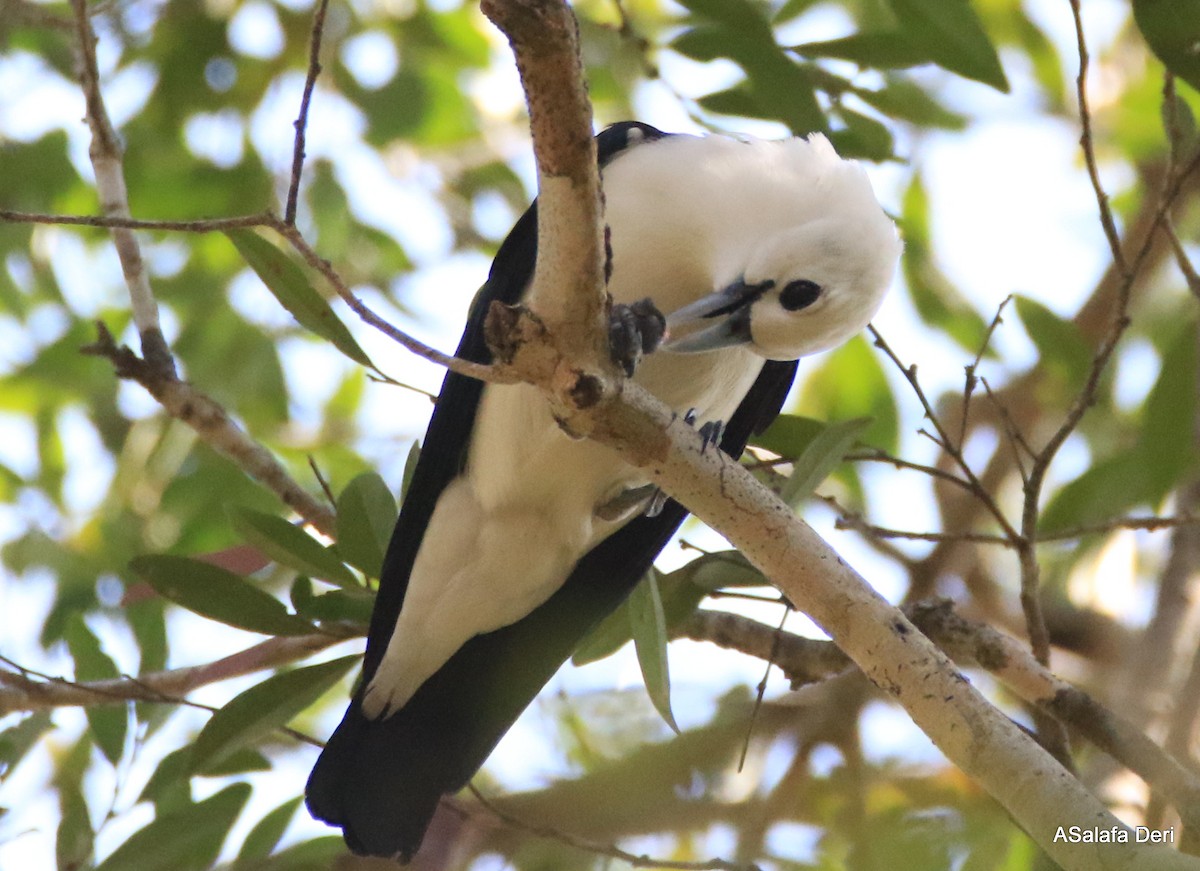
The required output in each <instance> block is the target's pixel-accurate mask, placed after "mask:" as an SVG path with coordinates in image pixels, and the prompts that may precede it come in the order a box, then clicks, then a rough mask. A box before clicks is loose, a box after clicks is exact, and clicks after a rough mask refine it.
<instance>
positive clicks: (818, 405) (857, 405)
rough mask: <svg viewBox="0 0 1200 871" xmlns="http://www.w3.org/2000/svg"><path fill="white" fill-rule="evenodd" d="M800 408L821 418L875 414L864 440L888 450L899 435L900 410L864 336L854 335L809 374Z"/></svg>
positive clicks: (844, 417)
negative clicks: (897, 408)
mask: <svg viewBox="0 0 1200 871" xmlns="http://www.w3.org/2000/svg"><path fill="white" fill-rule="evenodd" d="M803 386H804V389H803V390H801V391H800V402H799V405H800V408H799V411H800V412H801V413H803V414H805V415H808V416H810V417H814V418H817V419H818V420H847V419H849V418H854V417H872V418H874V421H873V422H872V424H871V426H870V427H868V428H867V431H866V433H865V434H864V435H863V438H862V441H864V442H866V443H867V444H870V445H872V446H874V447H877V448H880V449H882V450H884V451H887V452H888V453H893V452H894V451H895V450H896V444H897V442H898V441H899V438H900V424H899V413H898V411H897V410H896V400H895V397H893V396H892V390H891V386H890V385H889V384H888V380H887V376H886V375H885V374H884V372H883V366H882V364H881V363H880V360H879V357H877V356H876V354H875V352H874V350H873V349H872V348H871V346H870V344H868V342H867V340H866V338H865V337H864V336H855V337H854V338H853V339H851V340H850V341H849V342H847V343H846V344H844V345H842V347H840V348H838V349H837V350H834V351H830V352H829V353H828V354H827V355H826V357H825V360H824V362H823V363H822V364H821V366H820V367H818V368H817V369H816V370H814V371H813V372H812V374H810V375H809V377H808V379H807V381H805V383H804V385H803Z"/></svg>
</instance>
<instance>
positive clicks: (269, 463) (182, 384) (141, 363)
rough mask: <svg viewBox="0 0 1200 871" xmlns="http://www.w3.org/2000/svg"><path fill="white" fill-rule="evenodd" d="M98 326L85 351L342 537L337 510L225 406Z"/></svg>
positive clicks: (317, 524) (330, 532)
mask: <svg viewBox="0 0 1200 871" xmlns="http://www.w3.org/2000/svg"><path fill="white" fill-rule="evenodd" d="M96 329H97V332H98V337H97V339H96V341H95V342H94V343H93V344H91V345H89V346H87V347H85V348H83V349H82V351H83V353H85V354H94V355H96V356H99V357H104V358H105V359H107V360H108V361H109V362H110V363H112V365H113V369H114V370H115V371H116V374H117V377H118V378H126V379H129V380H131V381H136V382H137V383H138V384H140V385H141V386H142V387H144V388H145V389H146V390H147V391H148V392H149V393H150V395H151V396H153V397H154V398H155V399H156V400H157V401H158V403H159V405H161V406H162V407H163V409H164V410H165V411H166V412H167V414H169V415H170V416H171V417H173V418H175V419H176V420H178V421H181V422H182V423H185V424H187V425H188V426H189V427H191V428H192V429H193V430H195V431H196V434H197V435H199V436H200V438H202V439H203V440H204V441H205V443H206V444H208V445H209V446H210V447H212V448H213V449H215V450H217V451H219V452H220V453H222V454H224V455H225V456H227V457H229V458H230V459H231V460H233V462H234V463H235V464H237V466H238V467H239V468H241V469H242V471H243V472H245V473H246V474H247V475H249V476H250V477H251V478H253V479H254V480H256V481H258V482H259V483H260V484H262V485H263V486H265V487H266V488H267V489H268V490H270V491H271V492H273V493H275V494H276V495H277V496H278V497H279V498H280V499H281V500H282V501H283V502H284V504H286V505H288V506H289V507H290V508H292V509H293V510H295V511H296V512H297V513H298V514H299V515H300V516H301V517H303V518H304V519H305V520H306V521H307V522H309V523H311V524H312V525H313V526H315V527H316V528H317V529H319V530H320V531H321V532H323V533H324V534H325V535H328V536H330V537H335V536H336V535H337V523H336V519H335V516H334V512H333V511H331V510H330V509H329V508H328V507H327V506H326V505H325V504H324V503H322V502H319V501H318V500H317V499H315V498H314V497H313V496H312V494H310V493H309V492H308V491H307V490H305V489H304V488H303V487H301V486H300V485H299V484H298V483H297V482H296V481H295V480H294V479H293V478H292V476H291V475H290V474H289V473H288V471H287V469H285V468H284V466H283V464H282V463H280V462H279V460H277V459H275V456H274V455H273V454H272V453H271V452H270V451H269V450H267V449H266V448H265V447H264V446H263V445H261V444H259V443H258V442H257V441H255V440H254V439H253V438H251V437H250V435H249V434H248V433H246V431H245V430H243V429H242V428H241V427H240V426H238V424H237V423H236V422H235V421H234V420H233V418H232V417H231V416H230V414H229V412H228V411H226V409H225V408H224V406H222V405H221V404H220V403H219V402H217V401H216V400H214V399H212V398H211V397H209V396H208V395H206V394H205V393H202V392H201V391H199V390H197V389H196V388H195V387H194V386H193V385H191V384H189V383H188V382H186V381H181V380H179V378H177V377H175V375H174V373H166V372H163V371H162V370H161V369H159V368H156V367H154V366H152V365H150V364H149V363H147V362H146V361H145V360H143V359H142V358H140V357H138V355H137V354H135V353H133V351H131V350H130V349H129V348H127V347H125V346H119V345H117V343H116V340H115V339H114V338H113V335H112V333H110V332H109V331H108V328H107V327H106V326H105V325H104V323H103V322H97V324H96Z"/></svg>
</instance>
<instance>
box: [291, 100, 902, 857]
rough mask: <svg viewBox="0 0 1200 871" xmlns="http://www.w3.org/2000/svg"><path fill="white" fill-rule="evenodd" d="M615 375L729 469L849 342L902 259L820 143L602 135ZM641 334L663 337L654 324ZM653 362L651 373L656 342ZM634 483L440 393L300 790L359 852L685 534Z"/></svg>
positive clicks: (445, 784)
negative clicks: (341, 703)
mask: <svg viewBox="0 0 1200 871" xmlns="http://www.w3.org/2000/svg"><path fill="white" fill-rule="evenodd" d="M597 150H598V153H599V158H600V163H601V168H602V172H603V188H604V195H605V220H606V222H607V225H608V228H609V232H610V247H611V262H610V264H609V267H610V272H609V281H608V290H609V293H610V295H611V297H612V300H613V317H612V324H613V336H612V342H611V345H612V347H613V349H614V354H615V355H616V356H618V357H619V358H620V362H621V363H622V365H624V366H625V367H626V369H627V371H630V372H634V374H633V377H634V379H635V380H636V381H637V382H638V383H639V384H641V385H642V386H643V387H645V388H646V389H647V390H649V391H650V392H651V393H653V394H654V395H655V396H657V397H658V398H659V399H660V400H662V401H663V402H664V403H666V404H667V405H668V406H670V407H671V408H673V409H675V410H676V411H677V412H678V413H679V414H686V415H688V416H689V419H694V420H695V421H696V423H697V425H699V426H700V427H701V428H702V431H703V432H705V433H706V434H707V435H708V436H709V437H711V438H712V439H713V440H719V443H720V447H721V449H722V450H724V451H726V452H727V453H728V454H730V455H731V456H734V457H737V456H739V455H740V454H741V452H742V450H743V448H744V447H745V444H746V440H747V439H748V438H749V436H750V434H751V433H752V432H753V431H756V430H759V429H761V428H762V427H765V426H766V425H767V424H768V423H770V422H771V420H773V419H774V418H775V416H776V415H777V414H778V413H779V410H780V407H781V406H782V403H783V400H784V398H785V396H786V394H787V391H788V389H789V387H790V386H791V382H792V378H793V376H794V374H795V366H796V364H795V360H796V359H797V358H799V357H802V356H805V355H807V354H813V353H816V352H818V351H823V350H826V349H829V348H832V347H834V346H835V345H838V344H840V343H841V342H844V341H845V340H846V339H848V338H850V337H851V336H853V335H854V334H855V333H857V332H859V331H860V330H861V329H862V328H863V327H864V326H865V325H866V324H867V322H868V321H869V320H870V318H871V317H872V315H874V313H875V311H876V310H877V309H878V307H879V304H880V302H881V300H882V299H883V295H884V293H885V291H886V290H887V288H888V286H889V284H890V282H891V279H892V275H893V272H894V271H895V267H896V261H897V259H898V257H899V255H900V247H901V246H900V241H899V239H898V237H897V235H896V230H895V227H894V226H893V224H892V222H891V220H890V219H889V218H888V217H887V215H886V214H885V213H884V212H883V210H882V209H881V208H880V206H879V204H878V202H877V201H876V199H875V195H874V193H873V191H872V189H871V185H870V182H869V181H868V180H867V177H866V174H865V173H864V172H863V170H862V168H861V167H859V166H858V165H857V164H856V163H854V162H851V161H845V160H842V159H841V158H840V157H838V155H837V154H836V153H835V152H834V150H833V147H832V146H831V145H830V144H829V142H828V141H827V140H826V139H825V138H824V137H822V136H820V135H813V136H810V137H808V138H807V139H798V138H796V139H787V140H783V141H778V142H769V141H762V140H740V139H732V138H728V137H723V136H707V137H693V136H675V135H667V134H664V133H662V132H661V131H659V130H656V129H654V128H653V127H650V126H648V125H645V124H638V123H633V122H627V123H623V124H618V125H614V126H613V127H610V128H608V129H607V130H605V131H603V132H602V133H601V134H600V135H599V136H598V138H597ZM536 254H537V204H536V203H534V205H533V206H532V207H531V208H530V209H529V211H527V212H526V213H525V215H523V216H522V217H521V219H520V220H519V221H518V222H517V224H516V226H515V227H514V228H513V230H512V232H511V233H510V234H509V236H508V238H507V239H506V240H505V241H504V243H503V245H501V247H500V250H499V252H498V253H497V255H496V259H495V261H494V263H493V264H492V268H491V272H490V273H489V276H488V280H487V282H486V283H485V284H484V286H483V288H482V290H481V291H480V293H479V295H478V297H477V298H476V301H475V303H474V305H473V307H472V312H471V316H470V319H469V321H468V324H467V327H466V331H465V332H464V334H463V338H462V341H461V343H460V344H459V347H458V352H457V353H458V355H459V356H460V357H463V358H465V359H468V360H473V361H476V362H489V361H490V360H491V354H490V352H489V351H488V348H487V346H486V344H485V342H484V338H483V320H484V317H485V315H486V314H487V311H488V308H489V306H490V305H491V303H492V302H493V301H499V302H503V303H506V304H509V305H513V304H516V303H518V302H519V301H520V300H521V297H522V294H523V293H524V292H525V289H526V287H527V286H528V284H529V281H530V278H531V277H532V274H533V268H534V262H535V259H536ZM660 313H661V314H660ZM664 315H665V323H666V328H667V336H666V341H665V342H664V343H663V345H662V347H661V348H660V349H659V350H657V351H655V352H654V353H647V354H646V356H645V358H644V359H641V360H640V362H638V363H637V365H636V371H634V370H635V366H634V363H635V361H636V360H637V358H638V357H640V354H641V352H642V351H643V350H645V351H647V352H650V351H654V348H655V347H656V345H657V344H658V340H659V339H660V338H662V334H663V326H664V324H663V318H664ZM663 502H664V500H663V499H662V498H660V497H659V496H658V495H657V494H656V493H655V491H654V488H653V487H651V486H650V482H649V481H648V479H647V478H646V477H645V475H644V473H643V472H641V471H640V470H639V469H637V468H635V467H633V466H630V465H628V464H626V463H625V462H624V461H622V460H621V458H620V457H618V456H617V455H616V454H615V453H613V452H612V451H610V450H609V449H608V448H606V447H604V446H602V445H600V444H597V443H594V442H590V441H587V440H578V439H572V438H570V437H569V436H568V435H566V434H565V433H564V432H562V430H561V429H560V427H559V426H558V424H557V423H556V421H555V420H554V418H553V416H552V415H551V412H550V409H549V406H548V405H547V403H546V402H545V400H544V399H543V398H542V396H541V394H540V393H539V392H538V390H537V389H536V388H534V387H531V386H529V385H484V384H483V383H481V382H479V381H475V380H472V379H469V378H465V377H463V376H460V375H455V374H454V373H449V374H447V376H446V379H445V381H444V382H443V385H442V391H441V394H440V396H439V398H438V403H437V407H436V410H435V411H434V414H433V417H432V419H431V421H430V424H429V429H428V431H427V433H426V436H425V441H424V444H423V447H422V451H421V456H420V460H419V462H418V464H417V468H416V471H415V473H414V475H413V478H412V482H411V484H410V487H409V490H408V495H407V497H406V499H405V502H404V506H403V508H402V509H401V513H400V518H399V520H398V521H397V523H396V529H395V532H394V534H393V536H392V541H391V545H390V546H389V548H388V552H387V558H386V560H385V562H384V567H383V572H382V577H381V579H380V585H379V594H378V597H377V599H376V603H375V610H374V613H373V615H372V618H371V627H370V633H369V635H368V638H367V652H366V658H365V661H364V665H363V677H362V681H361V684H360V687H359V690H358V692H357V694H356V695H355V697H354V699H353V700H352V702H351V704H350V706H349V709H348V710H347V712H346V715H345V717H344V718H343V720H342V722H341V724H340V725H339V726H338V728H337V730H336V731H335V732H334V734H333V736H332V737H331V738H330V739H329V743H328V745H327V746H326V748H325V750H324V751H323V752H322V754H321V757H320V759H319V760H318V761H317V765H316V767H315V768H314V769H313V773H312V776H311V778H310V779H309V782H308V790H307V797H308V806H309V809H310V810H311V812H312V814H313V816H315V817H317V818H318V819H321V820H325V821H327V822H329V823H331V824H333V825H336V826H340V827H341V828H342V830H343V833H344V834H345V837H346V841H347V843H348V844H349V845H350V847H351V848H352V849H353V850H355V851H356V852H360V853H366V854H370V855H377V856H391V857H395V858H398V859H401V860H407V859H409V858H411V857H412V855H413V854H414V853H415V852H416V851H417V849H418V848H419V847H420V845H421V841H422V839H423V837H424V834H425V830H426V828H427V826H428V824H429V820H430V818H431V817H432V815H433V812H434V810H435V808H436V806H437V803H438V800H439V799H440V798H441V796H442V795H444V794H446V793H451V792H455V791H457V790H458V789H461V788H462V787H463V786H464V785H465V784H466V783H467V781H468V780H469V779H470V778H471V777H472V776H473V775H474V774H475V772H476V771H477V770H478V769H479V767H480V766H481V765H482V764H483V762H484V760H485V759H486V758H487V755H488V754H489V753H490V752H491V750H492V748H493V747H495V745H496V743H497V742H498V741H499V740H500V738H501V737H502V736H503V734H504V733H505V732H506V731H507V730H508V728H509V726H511V725H512V723H513V721H514V720H516V718H517V717H518V716H519V715H520V713H521V711H522V710H523V709H524V708H525V707H526V706H527V705H528V704H529V702H530V701H532V699H533V698H534V696H535V695H537V693H538V691H539V690H540V689H541V688H542V686H543V685H545V683H546V682H547V681H548V680H549V679H550V678H551V677H552V676H553V674H554V672H555V671H556V670H557V669H558V667H559V666H560V665H561V664H562V663H563V661H565V660H566V658H567V657H568V656H570V655H571V653H572V652H573V650H574V649H575V647H576V646H577V645H578V644H579V642H580V641H581V640H582V639H583V637H584V636H585V635H586V634H587V632H588V630H589V629H591V628H592V627H593V626H595V624H596V623H597V622H599V621H600V620H601V619H602V618H603V617H605V616H606V615H607V614H609V613H610V612H611V611H612V610H613V609H615V608H616V607H617V606H618V605H619V604H620V603H621V602H622V601H623V599H624V598H625V597H626V596H627V595H628V594H629V592H630V591H631V590H632V589H633V587H634V586H635V585H636V583H637V582H638V580H639V579H640V578H641V577H642V576H643V575H644V574H645V572H646V571H647V569H648V568H649V567H650V564H651V563H652V562H653V560H654V558H655V557H656V556H657V555H658V553H659V551H660V550H661V549H662V547H663V546H664V545H665V544H666V542H667V541H668V539H669V538H670V537H671V535H672V534H673V533H674V532H675V530H676V529H677V528H678V526H679V524H680V523H681V522H682V521H683V519H684V517H686V513H687V512H686V509H684V508H683V507H682V506H680V505H678V504H677V503H675V502H673V501H666V502H665V504H663Z"/></svg>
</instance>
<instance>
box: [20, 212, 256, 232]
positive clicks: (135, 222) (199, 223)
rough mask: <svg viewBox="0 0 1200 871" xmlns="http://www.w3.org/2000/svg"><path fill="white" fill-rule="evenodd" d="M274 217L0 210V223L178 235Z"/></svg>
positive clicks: (231, 227)
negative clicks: (150, 217)
mask: <svg viewBox="0 0 1200 871" xmlns="http://www.w3.org/2000/svg"><path fill="white" fill-rule="evenodd" d="M276 221H278V218H276V217H274V216H273V215H272V214H271V213H270V212H260V213H258V214H256V215H237V216H234V217H231V218H200V219H197V220H194V221H147V220H142V219H140V218H130V217H121V216H120V215H49V214H45V213H42V212H17V211H13V210H11V209H0V223H9V224H65V225H67V226H82V227H104V228H109V229H112V228H120V229H128V230H164V231H169V232H180V233H219V232H222V231H224V230H236V229H240V228H245V227H273V226H275V223H276Z"/></svg>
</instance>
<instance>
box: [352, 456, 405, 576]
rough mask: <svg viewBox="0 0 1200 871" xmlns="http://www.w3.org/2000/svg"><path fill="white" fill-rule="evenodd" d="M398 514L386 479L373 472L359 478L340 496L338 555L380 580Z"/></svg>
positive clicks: (365, 473)
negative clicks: (384, 480)
mask: <svg viewBox="0 0 1200 871" xmlns="http://www.w3.org/2000/svg"><path fill="white" fill-rule="evenodd" d="M397 514H398V512H397V511H396V500H395V498H394V497H393V496H392V491H391V490H389V489H388V487H387V484H385V483H384V482H383V478H381V477H379V476H378V475H377V474H375V473H374V472H364V473H363V474H361V475H359V476H358V477H357V478H355V479H354V480H353V481H351V482H350V483H349V484H347V485H346V489H344V490H343V491H342V493H341V495H340V496H338V501H337V530H338V540H337V550H338V553H339V554H341V555H342V557H343V558H345V560H346V562H348V563H350V564H351V565H352V566H354V567H355V568H357V569H358V570H359V571H361V572H362V573H363V574H365V575H367V576H368V577H372V578H377V577H379V573H380V572H381V571H382V570H383V555H384V554H385V553H387V546H388V542H389V541H390V540H391V537H392V529H393V528H394V527H395V525H396V516H397Z"/></svg>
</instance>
